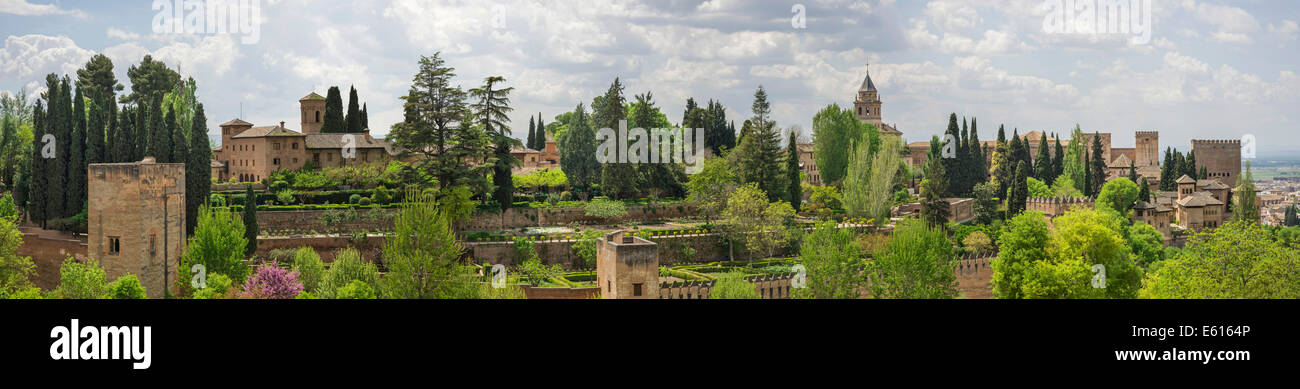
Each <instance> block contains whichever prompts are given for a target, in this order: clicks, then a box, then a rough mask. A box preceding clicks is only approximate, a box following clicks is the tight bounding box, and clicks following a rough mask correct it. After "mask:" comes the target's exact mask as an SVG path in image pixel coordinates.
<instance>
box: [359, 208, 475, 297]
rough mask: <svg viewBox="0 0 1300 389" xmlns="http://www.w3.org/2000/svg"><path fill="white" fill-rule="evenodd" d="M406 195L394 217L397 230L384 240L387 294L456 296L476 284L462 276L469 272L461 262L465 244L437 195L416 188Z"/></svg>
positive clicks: (399, 295)
mask: <svg viewBox="0 0 1300 389" xmlns="http://www.w3.org/2000/svg"><path fill="white" fill-rule="evenodd" d="M403 198H404V199H407V200H405V201H403V202H402V206H401V210H400V211H398V212H397V217H396V218H395V219H394V220H393V225H394V231H395V233H394V234H393V237H392V238H390V239H386V240H385V241H384V263H385V265H387V266H386V267H387V268H388V274H387V275H386V276H385V277H383V278H382V279H381V280H380V281H381V290H382V291H383V295H384V297H386V298H398V299H417V298H447V297H457V296H458V295H460V294H461V292H462V291H463V290H465V289H468V287H469V286H473V284H476V283H470V282H465V281H461V280H460V278H462V277H460V276H461V275H465V274H468V272H467V271H463V269H462V266H461V264H460V263H458V259H459V258H460V255H461V252H462V251H464V248H463V247H462V246H461V245H460V243H458V242H457V240H456V232H455V230H453V228H452V220H451V217H450V216H449V215H448V214H447V213H446V212H445V211H444V210H442V209H441V208H440V207H439V206H438V203H437V202H436V201H434V199H432V198H426V197H423V196H420V195H419V193H418V192H416V191H415V190H413V189H411V190H407V193H406V196H403ZM413 199H418V200H415V201H413Z"/></svg>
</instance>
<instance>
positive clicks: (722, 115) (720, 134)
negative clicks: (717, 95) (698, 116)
mask: <svg viewBox="0 0 1300 389" xmlns="http://www.w3.org/2000/svg"><path fill="white" fill-rule="evenodd" d="M703 128H704V147H707V148H709V150H711V151H712V152H713V155H715V156H722V153H723V150H731V149H734V148H736V128H735V126H734V125H732V126H728V125H727V109H726V108H724V107H723V106H722V103H721V102H717V101H713V100H709V103H708V105H707V106H706V108H705V117H704V127H703Z"/></svg>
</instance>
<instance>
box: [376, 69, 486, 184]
mask: <svg viewBox="0 0 1300 389" xmlns="http://www.w3.org/2000/svg"><path fill="white" fill-rule="evenodd" d="M418 69H419V70H418V71H417V72H416V74H415V76H413V77H412V80H411V87H410V89H408V90H407V93H406V96H403V97H402V101H403V103H402V111H403V115H402V122H401V123H397V124H394V125H393V128H392V130H391V131H390V132H389V135H388V138H389V139H391V140H392V141H393V143H394V144H395V145H397V146H401V147H402V149H403V150H406V151H407V152H409V153H412V154H415V155H417V156H418V157H419V158H418V159H419V161H420V162H419V166H420V168H421V169H422V170H424V171H425V172H427V173H429V174H430V175H432V176H434V177H436V178H437V179H438V185H439V187H440V188H442V189H446V188H451V187H455V186H457V185H462V184H466V183H467V182H468V181H474V180H476V178H477V177H481V176H482V174H481V173H480V174H475V171H476V170H475V169H476V167H475V166H468V165H469V164H466V163H464V161H466V160H487V159H488V157H489V154H488V148H487V142H486V141H485V140H486V139H485V136H486V135H485V134H484V133H483V127H481V126H472V125H470V126H462V124H472V123H474V120H470V121H469V122H470V123H464V122H465V118H466V115H467V114H469V113H470V111H469V109H468V106H467V105H466V101H465V99H466V97H467V95H466V93H465V91H463V90H461V88H460V87H459V86H456V85H455V84H453V83H452V82H453V79H454V78H455V77H456V73H455V71H456V69H455V68H453V67H450V66H447V64H446V61H445V60H443V59H442V57H441V53H434V54H433V55H432V56H421V57H420V61H419V65H418ZM462 127H464V128H462Z"/></svg>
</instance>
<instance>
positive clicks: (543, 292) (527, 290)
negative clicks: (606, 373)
mask: <svg viewBox="0 0 1300 389" xmlns="http://www.w3.org/2000/svg"><path fill="white" fill-rule="evenodd" d="M522 288H524V296H525V297H527V298H528V299H529V300H587V299H594V298H598V297H600V287H596V286H592V287H586V288H541V287H536V288H535V287H532V286H529V285H524V286H522Z"/></svg>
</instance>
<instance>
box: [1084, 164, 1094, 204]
mask: <svg viewBox="0 0 1300 389" xmlns="http://www.w3.org/2000/svg"><path fill="white" fill-rule="evenodd" d="M1088 154H1089V153H1083V171H1084V173H1083V195H1084V196H1087V197H1092V195H1093V194H1094V193H1092V163H1091V162H1090V161H1089V160H1090V159H1091V157H1089V156H1088Z"/></svg>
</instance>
